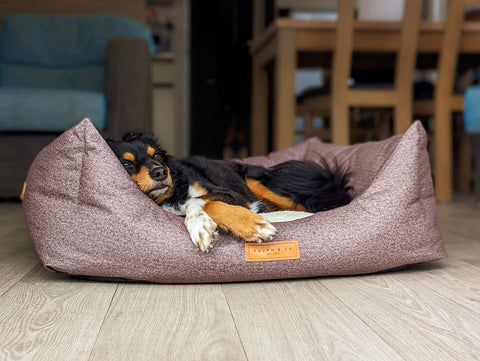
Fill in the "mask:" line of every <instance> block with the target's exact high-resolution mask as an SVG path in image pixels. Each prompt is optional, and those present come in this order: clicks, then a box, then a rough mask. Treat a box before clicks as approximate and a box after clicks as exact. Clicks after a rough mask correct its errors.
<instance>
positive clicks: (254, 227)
mask: <svg viewBox="0 0 480 361" xmlns="http://www.w3.org/2000/svg"><path fill="white" fill-rule="evenodd" d="M245 230H246V232H245V235H244V237H242V238H243V239H245V241H248V242H259V243H260V242H263V241H270V240H272V238H273V236H275V235H276V234H277V230H276V229H275V227H274V226H272V224H271V223H269V222H268V221H266V220H265V219H264V218H263V217H260V216H259V219H257V220H256V221H255V223H254V224H251V225H249V226H248V227H246V229H245Z"/></svg>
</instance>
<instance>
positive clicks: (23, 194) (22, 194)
mask: <svg viewBox="0 0 480 361" xmlns="http://www.w3.org/2000/svg"><path fill="white" fill-rule="evenodd" d="M26 190H27V182H23V187H22V193H20V200H21V201H23V198H24V197H25V191H26Z"/></svg>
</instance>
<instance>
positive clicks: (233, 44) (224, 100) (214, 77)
mask: <svg viewBox="0 0 480 361" xmlns="http://www.w3.org/2000/svg"><path fill="white" fill-rule="evenodd" d="M251 34H252V0H248V1H245V0H221V1H220V0H204V1H192V2H191V37H190V39H191V94H190V96H191V97H190V99H191V113H190V114H191V125H190V129H191V134H190V139H191V144H190V146H191V148H190V149H191V153H192V154H201V155H205V156H208V157H212V158H217V159H220V158H222V154H223V148H224V144H225V138H226V135H227V133H229V134H231V132H232V131H233V132H234V133H235V134H246V135H247V136H246V137H245V138H246V139H247V141H248V134H249V128H250V102H251V99H250V98H251V56H250V52H249V47H248V41H249V40H250V39H251V37H252V35H251Z"/></svg>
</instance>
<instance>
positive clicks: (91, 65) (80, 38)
mask: <svg viewBox="0 0 480 361" xmlns="http://www.w3.org/2000/svg"><path fill="white" fill-rule="evenodd" d="M117 37H142V38H145V39H146V40H147V41H148V42H149V43H150V45H151V49H153V43H152V41H151V36H150V33H149V31H148V29H147V28H146V27H144V26H143V25H141V24H139V23H137V22H135V21H133V20H131V19H129V18H126V17H123V16H119V15H74V16H52V15H32V14H11V15H6V16H4V18H3V21H2V32H1V33H0V84H1V86H11V87H12V86H13V87H49V88H67V89H88V90H98V91H102V90H103V89H104V72H103V69H104V63H105V49H106V44H107V42H108V40H109V39H111V38H117Z"/></svg>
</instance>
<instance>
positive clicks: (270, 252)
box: [245, 240, 300, 262]
mask: <svg viewBox="0 0 480 361" xmlns="http://www.w3.org/2000/svg"><path fill="white" fill-rule="evenodd" d="M245 253H246V256H247V262H267V261H284V260H288V259H300V247H299V245H298V241H294V240H292V241H279V242H267V243H245Z"/></svg>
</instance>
